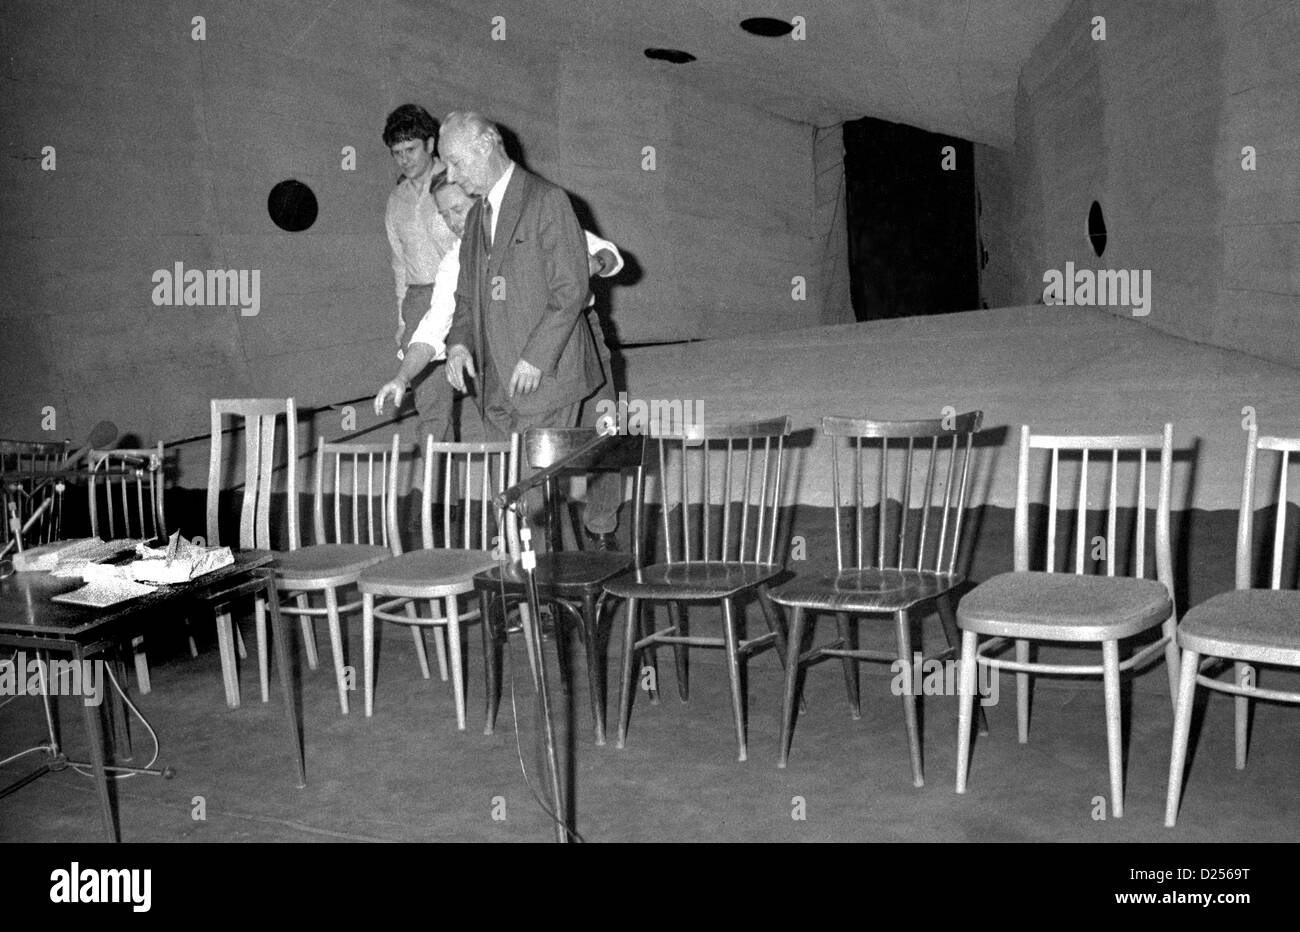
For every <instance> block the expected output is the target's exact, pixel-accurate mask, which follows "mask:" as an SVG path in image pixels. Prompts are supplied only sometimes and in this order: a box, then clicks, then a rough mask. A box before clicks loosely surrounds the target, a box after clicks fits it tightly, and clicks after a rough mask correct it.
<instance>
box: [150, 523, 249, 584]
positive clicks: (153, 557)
mask: <svg viewBox="0 0 1300 932" xmlns="http://www.w3.org/2000/svg"><path fill="white" fill-rule="evenodd" d="M136 553H138V554H139V555H140V556H141V557H142V558H143V559H140V560H136V561H134V562H133V563H131V565H130V567H129V572H130V576H131V578H132V579H135V580H139V581H143V582H155V583H181V582H188V581H189V580H191V579H194V578H196V577H199V576H202V575H204V574H205V573H211V572H212V571H213V570H216V569H220V568H221V567H223V566H229V565H231V564H232V563H234V562H235V555H234V554H233V553H232V552H231V550H230V548H229V547H201V546H199V545H197V544H194V543H191V542H190V541H187V540H186V539H185V538H183V537H181V535H180V532H179V531H177V532H176V533H174V534H172V536H171V539H170V540H168V542H167V547H166V548H162V547H146V546H144V545H143V544H141V545H140V546H138V547H137V548H136Z"/></svg>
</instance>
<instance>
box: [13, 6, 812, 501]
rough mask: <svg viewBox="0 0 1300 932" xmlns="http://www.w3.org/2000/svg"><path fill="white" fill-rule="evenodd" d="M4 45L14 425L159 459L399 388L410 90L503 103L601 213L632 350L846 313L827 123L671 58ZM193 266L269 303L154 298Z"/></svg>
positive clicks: (374, 45)
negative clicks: (279, 213) (829, 200)
mask: <svg viewBox="0 0 1300 932" xmlns="http://www.w3.org/2000/svg"><path fill="white" fill-rule="evenodd" d="M199 14H201V15H202V16H203V17H204V18H205V29H206V37H205V38H204V39H203V40H202V41H196V40H195V39H194V38H193V30H194V25H193V23H192V17H193V16H195V15H199ZM0 52H3V56H2V57H0V60H2V61H3V64H2V65H0V67H2V68H3V69H4V77H5V78H6V82H5V83H6V93H5V95H4V96H3V98H2V99H0V122H2V123H3V125H4V126H5V127H6V128H7V130H8V132H7V134H6V135H7V137H8V138H7V139H6V153H5V154H6V156H7V158H5V159H4V160H3V161H2V162H0V255H2V256H3V261H2V262H0V331H2V332H3V339H2V340H0V397H3V399H4V400H3V404H2V405H0V436H17V437H25V438H26V437H31V438H40V437H49V436H51V435H53V436H56V437H72V438H74V439H76V440H79V439H80V438H82V437H84V436H85V435H86V433H87V432H88V430H89V428H90V427H91V425H93V424H94V423H95V422H96V421H97V420H98V419H100V418H110V419H112V420H113V421H115V422H116V423H117V424H118V425H119V426H120V428H121V429H122V431H123V432H130V433H134V434H136V435H138V436H139V438H140V439H141V441H142V442H145V443H149V442H154V441H157V440H160V439H163V440H167V439H172V438H176V437H179V436H182V435H186V434H191V433H200V432H204V431H206V429H207V401H208V399H209V398H212V397H238V396H280V397H284V396H286V395H291V394H292V395H294V396H296V397H297V399H298V401H299V404H300V405H301V406H310V405H320V404H325V403H328V402H334V401H339V400H342V399H347V398H353V397H356V396H359V395H362V394H365V393H367V392H373V390H374V389H375V388H376V387H377V386H378V384H379V383H380V382H381V381H382V380H383V378H386V377H388V374H389V373H390V371H391V370H392V369H393V366H394V360H393V355H392V352H393V347H392V330H393V317H394V309H393V296H392V277H391V272H390V269H389V265H388V254H387V253H388V249H387V243H386V240H385V238H384V234H383V225H382V219H383V208H384V201H385V198H386V197H387V194H388V192H389V190H390V188H391V186H392V184H393V182H394V178H395V169H394V166H393V164H392V161H391V158H390V157H389V155H388V153H387V151H386V150H385V148H384V146H383V144H382V142H381V140H380V138H379V134H380V130H381V129H382V126H383V118H384V115H385V114H386V113H387V112H388V110H390V109H391V108H392V107H394V106H396V105H398V104H400V103H404V102H407V101H417V102H420V103H422V104H424V105H425V106H426V107H428V109H430V110H431V111H432V112H433V113H435V114H437V115H441V114H443V113H445V112H446V111H447V110H449V109H452V108H455V107H461V108H478V109H481V110H484V111H486V112H487V113H489V114H490V115H492V116H494V117H495V118H497V119H499V120H500V121H502V122H503V123H504V124H505V125H506V126H507V127H508V128H509V129H510V130H512V131H513V132H514V134H515V135H516V136H517V137H518V138H519V140H520V141H521V142H522V144H523V150H524V157H525V161H526V163H527V164H528V165H530V166H531V167H532V168H534V169H535V170H537V171H538V172H540V173H541V174H543V175H545V176H548V177H550V178H551V179H552V180H554V181H556V182H558V183H560V184H562V185H564V186H566V187H567V188H569V189H570V190H571V191H572V192H574V193H575V194H576V195H577V196H578V198H579V199H580V200H581V202H582V203H583V205H584V207H585V210H586V213H587V214H588V216H589V217H590V218H592V219H593V220H594V222H595V224H596V226H597V227H598V228H599V231H600V232H602V233H603V234H604V235H606V236H608V237H610V238H612V239H614V240H615V241H616V242H618V243H619V244H620V245H621V246H622V247H623V248H624V249H625V251H626V254H627V256H628V258H629V260H630V261H629V265H630V270H629V271H628V272H626V273H625V275H624V277H623V278H622V279H620V283H619V284H618V285H617V286H616V287H614V288H613V289H612V291H611V307H612V312H613V319H614V322H615V325H616V328H617V331H618V334H619V336H620V337H621V339H623V340H624V341H651V340H672V339H683V338H692V337H710V336H726V335H734V334H739V333H750V332H756V331H764V330H780V329H786V328H790V327H796V326H803V325H808V324H817V323H821V322H822V320H823V318H822V311H821V307H820V303H821V296H822V294H823V293H824V291H826V290H827V289H823V288H821V287H820V286H819V283H818V276H819V275H820V274H822V272H823V270H825V269H826V267H827V263H826V262H825V261H824V257H823V250H822V244H823V241H824V240H825V237H826V232H825V229H824V226H825V223H824V221H823V223H821V224H820V225H819V224H816V223H814V217H815V216H816V215H817V211H818V209H819V204H818V199H817V197H816V196H815V192H816V179H815V176H816V172H815V169H814V130H813V128H812V127H811V126H808V125H806V124H800V123H794V122H791V121H788V120H784V119H780V118H777V117H773V116H770V115H767V114H764V113H762V112H760V111H758V110H754V109H748V108H745V107H740V106H735V105H726V106H724V105H722V104H720V103H717V102H716V101H713V100H711V98H710V97H709V95H708V94H706V93H704V92H702V91H699V90H692V89H690V88H688V87H685V86H682V85H680V84H679V83H678V82H679V79H678V78H677V77H675V76H674V74H673V72H672V66H670V65H666V64H664V63H658V62H651V61H648V60H646V59H644V58H641V59H639V60H636V61H628V60H612V59H610V58H608V57H607V58H604V59H602V58H601V57H600V56H599V55H598V54H597V53H596V51H594V50H592V49H585V48H582V47H580V46H575V47H573V48H570V49H557V48H555V47H554V46H553V45H551V44H548V43H544V42H541V41H540V40H537V39H535V38H531V37H529V36H528V35H525V34H521V33H519V32H515V33H509V34H508V35H507V40H506V41H504V42H494V41H492V39H491V23H490V18H489V17H487V16H473V17H470V16H468V15H466V14H462V13H457V12H455V11H454V10H452V9H449V8H446V7H443V6H440V5H438V4H428V3H417V2H415V0H384V2H375V3H366V4H352V3H347V4H343V3H340V4H329V3H324V2H319V3H318V2H285V3H276V4H261V3H258V4H247V3H236V2H229V0H212V2H206V3H204V4H202V5H201V8H199V7H193V8H191V7H190V6H186V5H184V4H176V3H168V2H125V0H117V2H114V0H94V2H65V3H54V4H51V3H48V2H44V0H30V2H15V3H6V4H5V5H4V6H3V8H0ZM45 146H54V147H55V157H56V162H55V170H54V171H44V170H42V151H43V148H44V147H45ZM344 146H353V147H355V149H356V153H357V155H356V170H355V171H344V170H342V168H341V162H342V156H341V150H342V148H343V147H344ZM646 146H653V147H654V149H655V170H654V171H653V172H651V171H644V170H643V168H642V165H643V158H644V155H643V151H644V147H646ZM286 178H297V179H299V180H301V181H303V182H305V183H307V184H308V185H310V186H311V187H312V189H313V190H314V192H315V194H316V197H317V199H318V201H319V204H320V214H319V218H318V219H317V221H316V223H315V225H314V226H312V227H311V229H310V230H307V231H305V232H302V233H286V232H284V231H281V230H279V229H278V228H277V227H275V226H274V225H273V224H272V223H271V221H270V219H269V218H268V215H267V210H266V198H267V194H268V192H269V191H270V189H271V187H272V186H273V185H274V184H276V183H277V182H279V181H281V180H283V179H286ZM823 212H824V211H823ZM177 262H181V263H183V264H184V266H185V268H187V269H191V268H197V269H250V270H251V269H258V270H260V273H261V279H260V281H261V308H260V313H259V314H258V315H257V316H251V317H245V316H240V314H239V312H238V311H237V310H235V309H233V308H228V307H227V308H200V307H156V306H154V305H153V303H152V301H151V295H152V293H153V287H154V286H153V283H152V282H151V276H152V274H153V273H154V271H155V270H157V269H171V268H172V267H173V265H174V264H175V263H177ZM794 275H804V276H805V277H806V278H807V281H808V297H809V300H807V301H804V302H796V301H792V300H791V284H790V283H791V278H792V277H793V276H794ZM46 406H51V407H53V408H54V409H55V411H56V416H57V421H56V424H55V429H54V430H53V431H49V432H46V431H43V430H42V426H43V425H42V410H43V409H44V408H45V407H46ZM337 434H338V431H333V432H331V433H330V435H331V436H336V435H337ZM187 472H188V469H187ZM202 481H203V479H202V477H201V476H200V477H199V478H198V482H199V483H201V482H202Z"/></svg>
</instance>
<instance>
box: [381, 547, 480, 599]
mask: <svg viewBox="0 0 1300 932" xmlns="http://www.w3.org/2000/svg"><path fill="white" fill-rule="evenodd" d="M496 563H497V561H496V560H494V559H493V558H492V554H491V553H490V552H489V551H486V550H438V549H435V550H413V551H411V552H410V553H404V554H402V555H401V556H399V557H391V558H390V559H387V560H384V561H383V562H382V563H376V564H375V565H374V566H371V567H367V568H366V569H365V570H363V571H362V573H361V578H360V579H358V580H357V588H358V589H360V590H361V591H362V592H365V593H369V594H372V595H394V596H410V597H412V598H424V599H434V598H441V597H443V596H447V595H456V594H459V593H462V592H470V591H472V590H473V588H474V574H475V573H478V572H481V571H482V570H485V569H488V568H489V567H492V566H495V565H496Z"/></svg>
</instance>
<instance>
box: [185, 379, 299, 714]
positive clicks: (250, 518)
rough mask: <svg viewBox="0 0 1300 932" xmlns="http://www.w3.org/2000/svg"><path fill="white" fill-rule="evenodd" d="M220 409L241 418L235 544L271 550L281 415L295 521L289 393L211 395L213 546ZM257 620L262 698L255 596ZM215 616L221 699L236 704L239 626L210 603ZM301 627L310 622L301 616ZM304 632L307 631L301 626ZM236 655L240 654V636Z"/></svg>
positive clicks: (294, 436)
mask: <svg viewBox="0 0 1300 932" xmlns="http://www.w3.org/2000/svg"><path fill="white" fill-rule="evenodd" d="M226 415H233V416H234V417H235V418H242V419H243V422H242V428H243V431H244V445H243V447H244V449H243V453H244V456H243V459H244V482H243V491H242V493H241V494H240V507H239V537H238V541H239V543H238V547H237V549H240V550H251V549H257V550H271V549H272V546H271V498H272V495H273V493H274V488H273V486H274V483H273V481H272V480H273V473H274V464H275V451H276V447H277V433H278V432H277V430H276V424H277V423H278V422H279V421H280V420H281V419H283V420H284V425H285V426H284V434H283V436H284V449H285V463H286V464H287V467H286V469H285V493H284V494H285V496H286V499H287V502H286V505H287V511H288V525H289V527H291V528H292V527H296V526H297V523H298V491H297V479H296V474H297V463H298V408H297V405H296V404H295V403H294V400H293V399H292V398H229V399H217V398H214V399H213V400H212V405H211V421H212V439H211V441H210V448H209V454H208V495H207V532H208V536H207V544H208V546H211V547H215V546H217V545H218V544H219V543H220V541H221V526H220V520H219V517H220V496H221V485H222V476H223V473H224V469H225V460H224V456H223V448H224V443H223V437H224V433H225V430H224V426H223V424H224V421H223V418H224V417H225V416H226ZM253 610H254V618H255V619H256V625H257V652H258V657H259V661H258V667H259V674H260V679H261V687H262V700H263V701H264V702H265V701H266V699H267V694H268V688H267V687H268V683H267V666H268V665H267V661H266V656H267V653H266V646H267V645H266V603H265V601H264V600H263V599H261V598H258V599H255V600H254V603H253ZM214 613H215V615H216V618H217V645H218V647H219V649H220V651H221V675H222V679H223V680H224V682H225V689H226V705H228V706H229V707H230V708H232V709H234V708H238V706H239V669H238V667H237V665H236V662H235V638H236V637H237V636H238V635H239V629H238V628H237V627H235V626H234V625H233V624H232V622H231V617H230V612H229V610H228V607H227V606H224V605H217V606H214ZM302 624H303V626H304V628H307V627H308V626H309V625H310V622H309V621H308V620H307V619H305V618H304V619H302ZM304 634H309V631H304ZM239 646H240V650H239V653H240V656H241V657H242V656H244V650H243V640H242V637H241V638H240V644H239Z"/></svg>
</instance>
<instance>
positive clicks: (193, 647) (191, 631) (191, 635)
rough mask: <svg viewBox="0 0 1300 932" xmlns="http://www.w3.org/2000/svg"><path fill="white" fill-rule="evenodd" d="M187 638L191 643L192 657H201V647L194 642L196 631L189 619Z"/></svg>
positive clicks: (186, 628)
mask: <svg viewBox="0 0 1300 932" xmlns="http://www.w3.org/2000/svg"><path fill="white" fill-rule="evenodd" d="M185 637H186V640H188V641H189V642H190V656H191V657H197V656H198V655H199V645H198V644H196V643H195V642H194V629H193V628H191V627H190V620H189V618H188V617H187V618H186V619H185Z"/></svg>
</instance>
